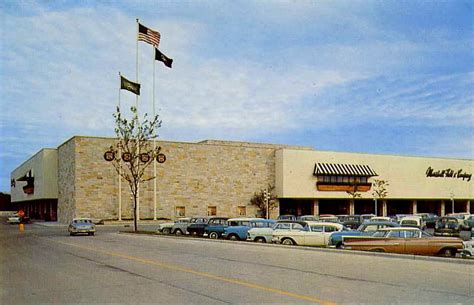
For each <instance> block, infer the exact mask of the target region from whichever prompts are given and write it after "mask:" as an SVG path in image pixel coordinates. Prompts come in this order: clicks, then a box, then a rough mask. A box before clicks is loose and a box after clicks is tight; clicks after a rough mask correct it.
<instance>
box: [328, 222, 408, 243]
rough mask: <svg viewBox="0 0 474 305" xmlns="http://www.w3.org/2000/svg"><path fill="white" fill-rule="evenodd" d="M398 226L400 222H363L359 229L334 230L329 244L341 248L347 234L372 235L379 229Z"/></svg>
mask: <svg viewBox="0 0 474 305" xmlns="http://www.w3.org/2000/svg"><path fill="white" fill-rule="evenodd" d="M398 226H399V225H398V223H396V222H393V221H366V222H364V223H363V224H361V225H360V226H359V228H357V230H352V231H341V232H334V233H333V234H331V237H330V238H329V246H335V247H336V248H341V247H342V240H343V238H345V237H347V236H371V235H372V234H374V233H375V232H376V231H377V230H378V229H381V228H393V227H398Z"/></svg>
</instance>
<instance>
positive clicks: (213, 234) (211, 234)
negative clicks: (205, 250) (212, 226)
mask: <svg viewBox="0 0 474 305" xmlns="http://www.w3.org/2000/svg"><path fill="white" fill-rule="evenodd" d="M209 238H210V239H218V238H219V233H217V232H211V233H209Z"/></svg>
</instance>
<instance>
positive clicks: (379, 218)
mask: <svg viewBox="0 0 474 305" xmlns="http://www.w3.org/2000/svg"><path fill="white" fill-rule="evenodd" d="M366 221H368V222H374V221H393V219H392V218H390V217H386V216H374V217H372V218H370V219H369V220H366Z"/></svg>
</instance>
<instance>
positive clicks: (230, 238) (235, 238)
mask: <svg viewBox="0 0 474 305" xmlns="http://www.w3.org/2000/svg"><path fill="white" fill-rule="evenodd" d="M229 240H239V237H238V236H237V235H235V234H230V235H229Z"/></svg>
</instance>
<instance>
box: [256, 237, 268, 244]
mask: <svg viewBox="0 0 474 305" xmlns="http://www.w3.org/2000/svg"><path fill="white" fill-rule="evenodd" d="M255 241H256V242H257V243H266V242H267V240H266V239H265V238H264V237H256V238H255Z"/></svg>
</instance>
